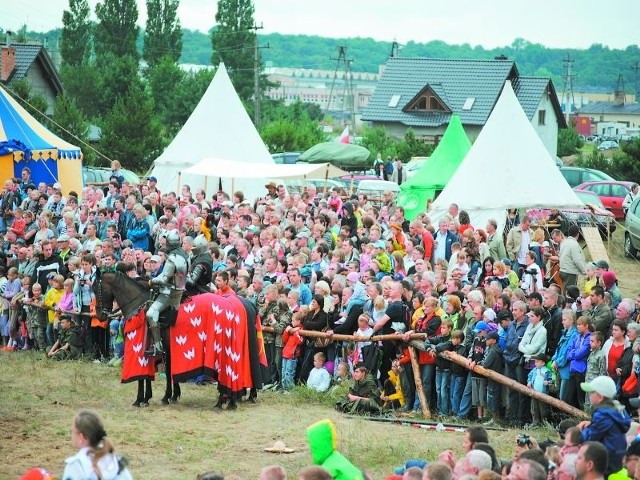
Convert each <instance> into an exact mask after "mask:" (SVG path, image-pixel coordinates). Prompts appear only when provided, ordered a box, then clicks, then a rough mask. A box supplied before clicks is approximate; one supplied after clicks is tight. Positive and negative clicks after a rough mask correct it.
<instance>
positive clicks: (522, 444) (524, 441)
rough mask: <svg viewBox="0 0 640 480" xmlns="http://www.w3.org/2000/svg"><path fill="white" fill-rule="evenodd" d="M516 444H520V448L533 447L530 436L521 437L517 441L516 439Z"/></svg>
mask: <svg viewBox="0 0 640 480" xmlns="http://www.w3.org/2000/svg"><path fill="white" fill-rule="evenodd" d="M516 443H517V444H518V446H519V447H525V446H526V447H530V446H531V439H530V438H529V435H520V436H519V437H518V438H517V439H516Z"/></svg>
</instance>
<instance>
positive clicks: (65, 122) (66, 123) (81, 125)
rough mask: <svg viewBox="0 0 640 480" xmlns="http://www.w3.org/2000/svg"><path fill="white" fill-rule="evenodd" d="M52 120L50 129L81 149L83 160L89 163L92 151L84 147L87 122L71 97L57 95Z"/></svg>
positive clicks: (87, 131)
mask: <svg viewBox="0 0 640 480" xmlns="http://www.w3.org/2000/svg"><path fill="white" fill-rule="evenodd" d="M53 120H54V121H55V123H52V125H51V129H52V130H53V131H54V132H55V133H56V135H58V136H59V137H60V138H62V139H64V140H66V141H67V142H69V143H71V144H73V145H77V146H78V147H80V148H81V149H82V152H83V154H84V160H85V162H86V163H91V160H92V159H93V155H92V151H91V150H90V149H88V148H87V147H86V144H87V143H88V137H89V122H87V120H86V118H85V117H84V115H83V114H82V112H81V111H80V109H79V108H78V106H77V104H76V101H75V99H74V98H73V97H70V96H68V95H64V94H63V95H58V98H56V105H55V107H54V110H53Z"/></svg>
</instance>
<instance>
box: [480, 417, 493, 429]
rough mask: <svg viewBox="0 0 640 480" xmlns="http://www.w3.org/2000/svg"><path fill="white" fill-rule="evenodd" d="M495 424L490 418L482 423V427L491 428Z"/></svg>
mask: <svg viewBox="0 0 640 480" xmlns="http://www.w3.org/2000/svg"><path fill="white" fill-rule="evenodd" d="M495 424H496V421H495V420H494V419H493V418H490V419H489V420H487V421H486V422H484V423H483V424H482V425H483V426H485V427H491V426H493V425H495Z"/></svg>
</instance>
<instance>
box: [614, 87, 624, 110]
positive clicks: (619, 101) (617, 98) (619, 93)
mask: <svg viewBox="0 0 640 480" xmlns="http://www.w3.org/2000/svg"><path fill="white" fill-rule="evenodd" d="M625 101H626V95H625V93H624V90H616V91H615V92H613V104H614V105H615V106H616V107H621V106H622V105H624V104H625Z"/></svg>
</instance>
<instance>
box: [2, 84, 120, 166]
mask: <svg viewBox="0 0 640 480" xmlns="http://www.w3.org/2000/svg"><path fill="white" fill-rule="evenodd" d="M5 88H6V89H7V91H8V92H9V93H10V94H11V95H12V96H14V97H15V98H17V99H18V100H21V101H22V102H24V103H25V104H27V105H29V106H30V107H31V108H32V109H33V110H34V111H35V112H37V113H38V114H40V115H41V116H42V117H43V118H46V119H47V121H49V122H51V123H53V124H54V125H55V126H56V127H58V128H59V129H60V130H62V131H63V132H65V133H66V134H67V135H70V136H71V137H73V138H74V139H76V140H77V141H78V142H80V143H81V144H82V145H84V146H85V147H87V148H89V149H90V150H92V151H93V152H94V153H96V154H97V155H98V156H100V157H102V158H104V159H105V160H108V161H109V163H111V162H112V161H113V159H112V158H111V157H108V156H107V155H105V154H104V153H102V152H100V151H99V150H97V149H95V148H94V147H93V146H91V145H89V144H88V143H87V142H85V141H84V140H82V139H81V138H80V137H78V136H77V135H76V134H75V133H73V132H70V131H69V130H67V129H66V128H64V127H63V126H62V125H60V124H59V123H58V122H56V121H55V120H53V119H52V118H50V117H48V116H47V114H46V113H44V112H42V111H40V110H38V109H37V108H36V107H34V106H33V105H32V104H31V103H29V102H28V101H27V100H25V99H24V98H22V97H21V96H20V95H18V94H17V93H16V91H15V90H13V89H12V88H11V87H9V86H8V85H7V86H5ZM23 133H24V132H23Z"/></svg>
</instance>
